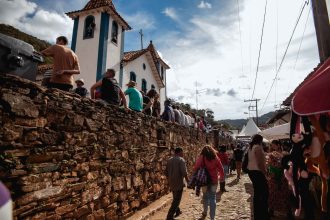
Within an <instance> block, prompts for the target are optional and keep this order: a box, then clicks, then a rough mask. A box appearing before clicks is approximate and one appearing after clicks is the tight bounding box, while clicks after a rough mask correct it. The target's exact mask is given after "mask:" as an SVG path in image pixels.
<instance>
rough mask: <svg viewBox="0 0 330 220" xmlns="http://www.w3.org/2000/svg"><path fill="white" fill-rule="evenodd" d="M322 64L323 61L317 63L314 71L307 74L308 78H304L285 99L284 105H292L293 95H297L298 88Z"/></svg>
mask: <svg viewBox="0 0 330 220" xmlns="http://www.w3.org/2000/svg"><path fill="white" fill-rule="evenodd" d="M321 65H322V63H319V64H318V65H317V67H315V68H314V70H313V72H311V73H310V74H308V75H307V76H306V78H305V79H304V81H302V82H301V83H300V84H299V86H297V88H296V89H295V90H294V91H293V92H292V93H291V94H290V95H289V97H287V98H286V99H285V100H284V101H283V103H282V105H284V106H291V101H292V99H293V97H294V96H295V94H296V92H297V91H298V89H299V88H300V87H301V86H302V85H303V84H304V82H305V81H307V80H308V79H310V78H311V77H312V76H313V75H314V74H315V73H316V70H317V69H318V68H319V67H320V66H321Z"/></svg>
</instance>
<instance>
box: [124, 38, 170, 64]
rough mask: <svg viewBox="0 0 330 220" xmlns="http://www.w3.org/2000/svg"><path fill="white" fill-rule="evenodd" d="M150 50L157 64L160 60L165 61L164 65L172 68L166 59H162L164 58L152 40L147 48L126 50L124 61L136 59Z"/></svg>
mask: <svg viewBox="0 0 330 220" xmlns="http://www.w3.org/2000/svg"><path fill="white" fill-rule="evenodd" d="M148 51H149V52H150V53H151V56H152V59H153V60H154V62H155V64H156V63H157V61H158V60H159V61H161V62H162V63H163V65H164V66H165V67H166V68H167V69H170V66H169V65H168V64H167V63H166V62H165V61H164V60H162V58H160V56H159V54H158V53H157V50H156V48H155V47H154V45H153V44H152V41H150V44H149V46H148V47H147V48H145V49H142V50H135V51H129V52H125V53H124V58H123V60H122V61H123V62H130V61H133V60H135V59H136V58H138V57H140V56H141V55H143V54H144V53H146V52H148Z"/></svg>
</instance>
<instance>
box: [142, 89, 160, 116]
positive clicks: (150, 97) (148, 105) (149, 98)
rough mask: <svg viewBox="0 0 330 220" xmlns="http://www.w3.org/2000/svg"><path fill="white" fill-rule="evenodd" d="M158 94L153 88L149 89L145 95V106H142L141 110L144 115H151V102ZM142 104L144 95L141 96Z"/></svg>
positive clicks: (152, 102)
mask: <svg viewBox="0 0 330 220" xmlns="http://www.w3.org/2000/svg"><path fill="white" fill-rule="evenodd" d="M157 95H158V93H157V91H156V90H155V89H150V90H149V91H148V92H147V95H146V101H147V102H146V106H144V107H143V110H142V112H143V113H145V114H146V115H150V116H151V115H152V112H153V111H154V109H153V104H154V101H155V97H156V96H157ZM143 104H144V97H143Z"/></svg>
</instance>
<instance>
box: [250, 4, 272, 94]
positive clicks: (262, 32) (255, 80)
mask: <svg viewBox="0 0 330 220" xmlns="http://www.w3.org/2000/svg"><path fill="white" fill-rule="evenodd" d="M267 3H268V0H266V4H265V12H264V20H263V22H262V29H261V39H260V44H259V54H258V62H257V70H256V76H255V79H254V85H253V92H252V98H251V100H252V99H253V98H254V92H255V90H256V85H257V79H258V71H259V64H260V55H261V47H262V39H263V36H264V28H265V20H266V14H267Z"/></svg>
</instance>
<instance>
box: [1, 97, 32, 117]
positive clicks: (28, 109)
mask: <svg viewBox="0 0 330 220" xmlns="http://www.w3.org/2000/svg"><path fill="white" fill-rule="evenodd" d="M1 98H2V100H3V101H5V102H7V103H8V104H9V106H10V108H11V111H12V112H13V113H15V115H17V116H27V117H31V118H36V117H38V116H39V110H38V107H37V106H36V105H34V103H33V102H32V100H31V99H30V98H29V97H27V96H22V95H19V94H14V93H13V94H9V93H4V94H3V95H2V97H1Z"/></svg>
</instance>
